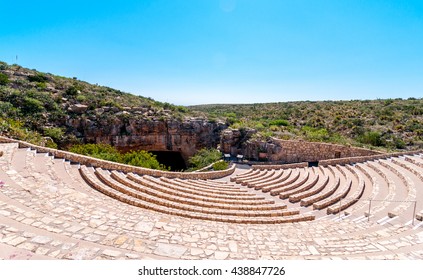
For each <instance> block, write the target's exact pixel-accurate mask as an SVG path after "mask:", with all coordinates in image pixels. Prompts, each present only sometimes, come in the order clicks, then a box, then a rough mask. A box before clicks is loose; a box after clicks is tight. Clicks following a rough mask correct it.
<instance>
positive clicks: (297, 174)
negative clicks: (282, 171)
mask: <svg viewBox="0 0 423 280" xmlns="http://www.w3.org/2000/svg"><path fill="white" fill-rule="evenodd" d="M300 175H301V172H300V169H295V170H294V171H293V172H291V173H290V175H289V177H288V178H287V179H286V180H283V181H282V182H280V183H276V184H268V185H267V186H263V187H261V190H262V191H263V192H270V191H271V190H273V189H276V188H281V187H284V186H288V185H290V184H293V183H294V182H295V181H297V180H298V179H299V178H300ZM254 189H257V187H255V188H254Z"/></svg>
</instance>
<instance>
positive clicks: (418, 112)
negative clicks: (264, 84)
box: [188, 98, 423, 150]
mask: <svg viewBox="0 0 423 280" xmlns="http://www.w3.org/2000/svg"><path fill="white" fill-rule="evenodd" d="M188 108H189V109H191V110H196V111H201V112H204V113H206V114H207V116H208V117H209V119H212V120H213V119H216V120H217V119H220V120H222V119H223V120H224V121H227V122H228V123H229V124H230V125H231V127H232V128H237V129H239V128H241V129H242V128H246V127H249V128H254V129H256V130H257V132H258V133H257V135H258V137H262V138H266V137H269V136H274V137H277V138H281V139H304V140H309V141H322V142H333V143H340V144H350V145H355V146H362V147H371V148H377V149H382V150H398V149H422V148H423V99H421V98H420V99H416V98H409V99H407V100H403V99H378V100H351V101H316V102H312V101H302V102H282V103H262V104H235V105H234V104H221V105H198V106H190V107H188Z"/></svg>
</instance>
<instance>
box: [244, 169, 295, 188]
mask: <svg viewBox="0 0 423 280" xmlns="http://www.w3.org/2000/svg"><path fill="white" fill-rule="evenodd" d="M280 174H281V175H280V177H279V178H275V179H271V180H269V181H267V182H259V183H255V184H249V185H248V187H250V188H254V189H255V190H260V189H262V188H264V187H268V186H271V185H275V184H279V183H282V182H284V181H286V180H287V179H288V178H289V177H290V176H291V174H292V169H289V170H286V171H285V170H282V172H281V173H280Z"/></svg>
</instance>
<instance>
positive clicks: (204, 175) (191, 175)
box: [0, 136, 235, 179]
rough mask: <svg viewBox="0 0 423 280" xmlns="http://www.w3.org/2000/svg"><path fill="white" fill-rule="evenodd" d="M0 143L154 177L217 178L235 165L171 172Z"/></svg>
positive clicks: (7, 140) (5, 140) (0, 140)
mask: <svg viewBox="0 0 423 280" xmlns="http://www.w3.org/2000/svg"><path fill="white" fill-rule="evenodd" d="M0 143H18V144H19V147H20V148H31V149H35V150H36V151H37V152H39V153H49V154H51V155H52V156H54V157H56V158H64V159H67V160H70V161H72V162H78V163H80V164H84V165H87V166H93V167H101V168H103V169H109V170H118V171H123V172H126V173H128V172H133V173H137V174H140V175H150V176H155V177H168V178H181V179H217V178H222V177H225V176H228V175H231V174H232V173H233V172H234V171H235V165H232V166H231V167H230V168H229V169H226V170H219V171H209V172H171V171H162V170H155V169H149V168H143V167H137V166H131V165H126V164H121V163H116V162H111V161H107V160H101V159H96V158H92V157H88V156H84V155H79V154H75V153H71V152H67V151H62V150H56V149H52V148H47V147H41V146H37V145H34V144H31V143H28V142H25V141H20V140H15V139H10V138H7V137H3V136H0Z"/></svg>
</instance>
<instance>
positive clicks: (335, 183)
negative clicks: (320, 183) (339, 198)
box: [300, 166, 341, 209]
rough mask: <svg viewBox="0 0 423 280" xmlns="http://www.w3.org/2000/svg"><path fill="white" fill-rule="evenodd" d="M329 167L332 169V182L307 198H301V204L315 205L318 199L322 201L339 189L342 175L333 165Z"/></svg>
mask: <svg viewBox="0 0 423 280" xmlns="http://www.w3.org/2000/svg"><path fill="white" fill-rule="evenodd" d="M328 169H329V170H330V173H329V176H330V178H332V180H331V181H330V183H328V184H327V187H326V188H324V189H323V190H322V191H320V192H318V193H316V194H314V195H312V196H308V197H306V198H303V199H301V202H300V205H301V206H309V205H314V203H317V202H318V201H322V200H324V199H326V198H328V197H330V196H331V195H332V194H333V193H335V192H336V191H337V189H338V187H339V185H340V183H341V175H340V174H339V173H338V172H335V171H334V169H333V168H332V167H331V166H329V167H328ZM315 209H316V208H315Z"/></svg>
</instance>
